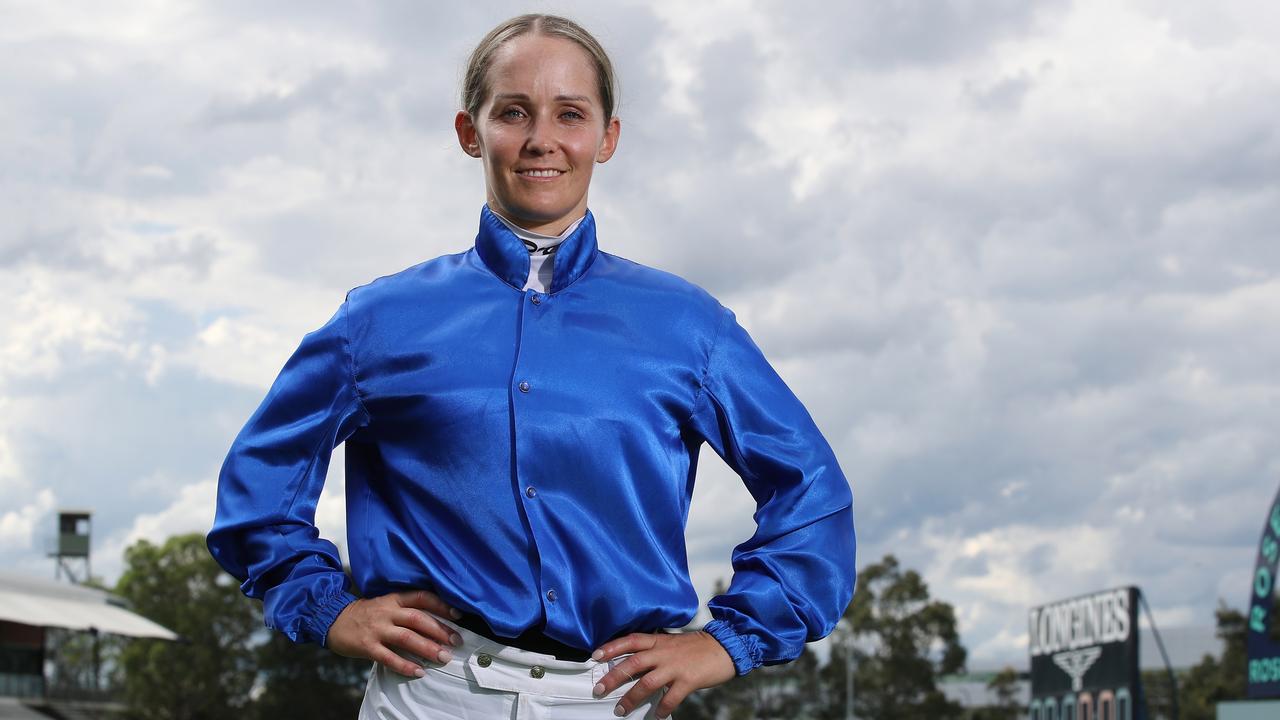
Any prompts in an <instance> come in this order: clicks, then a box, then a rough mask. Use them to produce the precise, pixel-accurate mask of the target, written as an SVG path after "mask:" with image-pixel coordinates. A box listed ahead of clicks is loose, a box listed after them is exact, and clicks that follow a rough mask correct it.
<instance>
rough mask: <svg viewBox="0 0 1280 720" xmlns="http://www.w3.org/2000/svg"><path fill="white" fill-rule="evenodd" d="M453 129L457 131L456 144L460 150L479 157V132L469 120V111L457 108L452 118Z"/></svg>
mask: <svg viewBox="0 0 1280 720" xmlns="http://www.w3.org/2000/svg"><path fill="white" fill-rule="evenodd" d="M453 129H454V130H456V131H457V133H458V144H459V145H461V146H462V152H464V153H466V154H468V155H470V156H471V157H474V158H478V157H480V139H479V138H480V133H478V132H476V126H475V123H473V122H471V113H469V112H467V111H465V110H459V111H458V114H457V115H455V116H454V118H453Z"/></svg>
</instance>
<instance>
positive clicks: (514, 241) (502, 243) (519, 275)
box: [476, 205, 597, 293]
mask: <svg viewBox="0 0 1280 720" xmlns="http://www.w3.org/2000/svg"><path fill="white" fill-rule="evenodd" d="M476 253H477V254H478V255H479V256H480V259H481V260H482V261H483V262H484V264H485V265H486V266H487V267H488V268H489V270H490V272H492V273H493V274H494V275H497V276H498V279H499V280H502V281H503V282H505V283H507V284H508V285H510V286H512V287H514V288H516V289H517V290H523V289H524V286H525V284H526V283H527V282H528V281H529V250H528V249H527V248H525V246H524V243H523V242H521V240H520V238H518V237H516V235H515V233H513V232H511V230H510V229H508V228H507V226H506V225H504V224H502V221H501V220H499V219H498V217H497V216H496V215H494V214H493V211H492V210H490V209H489V206H488V205H485V206H484V207H483V208H481V210H480V232H479V233H477V234H476ZM596 253H597V248H596V221H595V218H594V217H592V215H591V211H590V210H588V211H587V215H586V217H584V218H583V219H582V222H580V223H578V227H577V228H576V229H575V230H574V231H573V233H571V234H570V235H569V237H567V238H565V239H564V240H563V241H562V242H561V243H560V245H559V247H557V248H556V252H555V256H554V257H555V259H554V260H553V261H552V262H553V263H554V264H553V265H552V272H551V288H550V292H552V293H556V292H559V291H561V290H563V289H564V288H566V287H569V285H570V284H572V283H573V281H575V280H577V279H578V278H579V277H581V276H582V274H583V273H584V272H586V271H587V268H588V267H590V266H591V262H592V261H593V260H595V258H596Z"/></svg>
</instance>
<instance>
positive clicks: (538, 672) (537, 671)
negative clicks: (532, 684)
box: [529, 665, 547, 680]
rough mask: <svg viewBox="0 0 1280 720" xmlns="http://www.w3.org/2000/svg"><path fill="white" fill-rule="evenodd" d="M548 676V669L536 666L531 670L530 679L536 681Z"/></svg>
mask: <svg viewBox="0 0 1280 720" xmlns="http://www.w3.org/2000/svg"><path fill="white" fill-rule="evenodd" d="M546 674H547V669H546V668H544V667H542V666H541V665H534V666H533V667H531V668H529V677H531V678H533V679H535V680H539V679H541V678H542V676H543V675H546Z"/></svg>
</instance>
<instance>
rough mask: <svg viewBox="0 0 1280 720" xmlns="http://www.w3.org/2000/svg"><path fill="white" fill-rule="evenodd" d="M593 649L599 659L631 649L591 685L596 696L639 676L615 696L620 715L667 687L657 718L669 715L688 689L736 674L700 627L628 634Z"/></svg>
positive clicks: (720, 648) (726, 655)
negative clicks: (626, 656)
mask: <svg viewBox="0 0 1280 720" xmlns="http://www.w3.org/2000/svg"><path fill="white" fill-rule="evenodd" d="M596 653H599V656H598V657H597V655H596V654H595V653H593V654H592V657H593V658H594V659H596V660H598V661H601V662H603V661H606V660H610V659H612V658H615V657H617V656H619V655H624V654H626V653H634V654H633V655H632V656H631V657H629V658H627V659H626V660H623V661H622V662H620V663H618V664H617V665H615V666H614V667H613V669H612V670H610V671H609V672H608V673H606V674H605V676H604V677H603V678H601V680H600V683H599V684H598V685H596V687H595V695H596V697H603V696H605V695H608V694H609V693H611V692H613V691H614V690H615V689H617V688H618V686H620V685H623V684H625V683H628V682H631V679H632V678H639V680H637V681H636V684H635V685H634V686H633V687H632V688H631V689H630V690H628V691H627V692H626V694H625V695H623V696H622V699H621V700H619V702H618V708H620V709H621V710H622V712H617V711H616V710H615V712H614V714H616V715H619V716H623V715H626V714H628V713H630V712H631V711H632V710H634V709H635V707H636V706H637V705H639V704H640V703H641V702H642V701H643V700H644V699H645V698H647V697H649V696H650V695H652V694H654V693H656V692H658V691H659V690H661V689H662V688H663V687H666V688H667V692H666V694H665V695H663V696H662V701H661V702H659V703H658V717H659V718H668V717H670V716H671V713H672V712H674V711H675V709H676V707H677V706H678V705H679V704H680V703H681V702H682V701H683V700H684V699H685V698H686V697H688V695H689V693H691V692H693V691H694V690H699V689H701V688H707V687H712V686H714V685H719V684H720V683H723V682H725V681H727V680H730V679H732V678H733V677H734V676H736V675H737V674H738V673H737V670H736V669H735V668H734V666H733V660H732V659H731V658H730V657H729V653H728V652H726V651H725V649H724V646H723V645H721V644H720V641H719V640H716V639H715V638H714V637H712V636H711V635H709V634H708V633H706V632H704V631H702V630H698V631H696V632H686V633H674V634H667V633H631V634H630V635H626V636H624V637H620V638H617V639H615V640H610V641H609V642H607V643H605V644H603V645H601V646H600V647H599V648H597V649H596Z"/></svg>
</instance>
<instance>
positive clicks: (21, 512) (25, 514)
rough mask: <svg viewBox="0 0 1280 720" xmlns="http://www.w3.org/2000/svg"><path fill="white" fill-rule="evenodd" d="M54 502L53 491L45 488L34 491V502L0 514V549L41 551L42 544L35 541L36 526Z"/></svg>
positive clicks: (42, 549)
mask: <svg viewBox="0 0 1280 720" xmlns="http://www.w3.org/2000/svg"><path fill="white" fill-rule="evenodd" d="M55 502H56V501H55V498H54V494H53V491H52V490H49V489H48V488H45V489H43V490H40V491H39V492H38V493H36V497H35V501H34V502H32V503H30V504H28V505H24V506H23V507H21V508H19V509H17V510H10V511H9V512H6V513H4V514H3V515H0V551H12V550H31V551H35V552H38V553H43V552H44V547H43V544H42V543H37V542H36V528H37V527H39V526H40V525H41V524H42V521H43V520H44V519H45V517H46V516H47V515H48V514H49V511H51V510H53V506H54V504H55ZM50 537H52V533H50Z"/></svg>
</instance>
